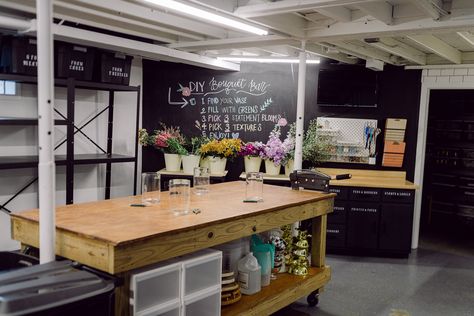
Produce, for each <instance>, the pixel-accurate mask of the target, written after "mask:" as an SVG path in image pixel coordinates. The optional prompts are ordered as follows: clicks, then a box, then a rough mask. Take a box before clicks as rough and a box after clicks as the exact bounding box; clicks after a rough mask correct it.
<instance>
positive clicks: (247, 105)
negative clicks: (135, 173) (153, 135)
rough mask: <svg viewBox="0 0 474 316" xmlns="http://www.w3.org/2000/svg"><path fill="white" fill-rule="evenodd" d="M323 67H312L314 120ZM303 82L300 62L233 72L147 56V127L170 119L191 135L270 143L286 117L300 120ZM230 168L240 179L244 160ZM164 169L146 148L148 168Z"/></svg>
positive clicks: (310, 113) (309, 111)
mask: <svg viewBox="0 0 474 316" xmlns="http://www.w3.org/2000/svg"><path fill="white" fill-rule="evenodd" d="M318 69H319V68H318V65H308V68H307V80H306V82H307V85H308V87H309V88H308V89H307V90H306V98H305V99H306V100H305V102H306V104H308V105H311V106H308V107H307V108H306V111H305V117H306V118H307V119H308V120H309V119H310V118H313V117H315V116H316V112H317V107H316V106H315V100H316V90H317V88H316V87H317V77H318ZM297 82H298V65H292V64H271V65H270V64H258V63H252V64H243V65H242V66H241V71H240V72H232V71H215V70H209V69H203V68H199V67H193V66H188V65H183V64H174V63H168V62H154V61H148V60H144V61H143V124H142V125H143V127H144V128H146V129H147V130H153V129H156V128H158V127H159V124H160V122H164V123H166V124H167V125H173V126H180V127H181V130H182V131H183V133H184V134H185V135H188V136H195V135H201V134H202V135H205V136H209V137H216V138H223V137H227V138H241V139H242V140H244V141H256V140H260V141H266V140H267V139H268V134H269V133H270V131H271V130H272V129H273V127H274V126H275V124H276V122H278V120H279V119H280V118H281V117H284V118H286V119H287V120H288V121H289V122H294V121H295V117H296V96H297ZM286 131H287V129H284V130H283V132H284V133H286ZM284 136H285V135H283V137H284ZM230 166H232V168H231V169H230V170H229V175H228V178H231V179H232V178H236V177H238V175H239V174H240V172H241V171H242V170H243V162H242V161H241V159H240V160H239V159H236V161H235V162H233V163H232V164H228V167H230ZM163 167H164V163H163V158H162V155H161V154H158V153H157V152H156V150H153V149H150V148H147V149H145V150H144V154H143V170H147V171H148V170H157V169H161V168H163Z"/></svg>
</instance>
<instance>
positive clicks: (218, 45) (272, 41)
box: [168, 35, 296, 51]
mask: <svg viewBox="0 0 474 316" xmlns="http://www.w3.org/2000/svg"><path fill="white" fill-rule="evenodd" d="M294 42H296V40H294V39H291V38H289V37H284V36H279V35H269V36H265V37H262V36H251V37H238V38H226V39H216V40H207V41H195V42H180V43H174V44H169V45H168V47H170V48H179V49H181V50H187V51H200V50H215V49H228V48H247V47H264V46H273V45H286V44H291V43H294Z"/></svg>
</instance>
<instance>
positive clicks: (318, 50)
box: [305, 43, 357, 64]
mask: <svg viewBox="0 0 474 316" xmlns="http://www.w3.org/2000/svg"><path fill="white" fill-rule="evenodd" d="M305 49H306V51H307V52H310V53H312V54H316V55H318V56H321V57H326V58H329V59H334V60H337V61H340V62H342V63H345V64H355V63H357V58H349V57H347V55H346V54H342V53H330V52H328V50H327V48H326V47H323V46H321V45H318V44H312V43H306V46H305Z"/></svg>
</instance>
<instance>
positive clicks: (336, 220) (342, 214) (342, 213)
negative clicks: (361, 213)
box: [328, 201, 349, 224]
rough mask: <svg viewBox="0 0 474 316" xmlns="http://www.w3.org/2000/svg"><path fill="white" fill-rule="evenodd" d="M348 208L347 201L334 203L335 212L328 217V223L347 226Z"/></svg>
mask: <svg viewBox="0 0 474 316" xmlns="http://www.w3.org/2000/svg"><path fill="white" fill-rule="evenodd" d="M348 207H349V206H348V205H347V203H346V202H345V201H334V207H333V212H332V213H330V214H329V215H328V223H330V224H345V223H346V214H347V210H348Z"/></svg>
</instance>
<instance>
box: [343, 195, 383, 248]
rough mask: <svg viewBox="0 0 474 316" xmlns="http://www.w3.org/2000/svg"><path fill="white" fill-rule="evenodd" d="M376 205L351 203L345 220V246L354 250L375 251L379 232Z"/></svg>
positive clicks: (377, 207)
mask: <svg viewBox="0 0 474 316" xmlns="http://www.w3.org/2000/svg"><path fill="white" fill-rule="evenodd" d="M379 213H380V209H379V206H378V204H372V203H362V202H352V203H351V206H350V208H349V216H348V219H347V246H348V247H350V248H354V249H377V236H378V231H379Z"/></svg>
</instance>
